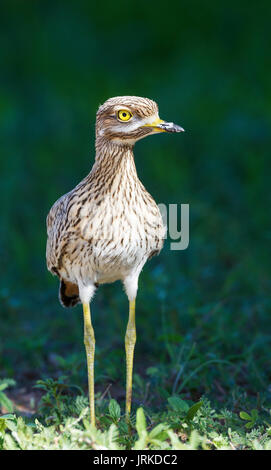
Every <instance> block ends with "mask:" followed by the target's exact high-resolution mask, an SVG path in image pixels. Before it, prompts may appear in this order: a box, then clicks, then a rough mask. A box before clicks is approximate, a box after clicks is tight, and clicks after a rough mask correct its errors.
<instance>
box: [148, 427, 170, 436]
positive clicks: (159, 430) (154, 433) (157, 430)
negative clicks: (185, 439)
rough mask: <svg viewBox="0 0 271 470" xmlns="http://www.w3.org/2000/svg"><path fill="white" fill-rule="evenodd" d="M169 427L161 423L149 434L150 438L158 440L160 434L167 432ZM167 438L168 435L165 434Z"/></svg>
mask: <svg viewBox="0 0 271 470" xmlns="http://www.w3.org/2000/svg"><path fill="white" fill-rule="evenodd" d="M167 429H168V425H167V424H164V423H160V424H158V425H157V426H155V428H153V429H152V430H151V432H150V433H149V438H150V439H154V438H155V437H156V438H157V437H158V436H159V434H162V433H163V432H164V431H167ZM166 437H167V434H166V433H165V438H166Z"/></svg>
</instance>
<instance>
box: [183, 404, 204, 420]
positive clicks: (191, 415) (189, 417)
mask: <svg viewBox="0 0 271 470" xmlns="http://www.w3.org/2000/svg"><path fill="white" fill-rule="evenodd" d="M202 405H203V402H202V401H198V402H197V403H195V404H194V405H192V406H191V407H190V408H189V410H188V412H187V413H186V419H187V421H192V419H193V418H194V417H195V416H196V414H197V412H198V410H199V409H200V408H201V406H202Z"/></svg>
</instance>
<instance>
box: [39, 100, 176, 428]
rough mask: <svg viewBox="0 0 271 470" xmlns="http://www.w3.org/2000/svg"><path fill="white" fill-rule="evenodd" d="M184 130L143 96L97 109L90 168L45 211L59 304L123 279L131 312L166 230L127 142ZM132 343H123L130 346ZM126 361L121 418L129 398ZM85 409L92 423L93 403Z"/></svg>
mask: <svg viewBox="0 0 271 470" xmlns="http://www.w3.org/2000/svg"><path fill="white" fill-rule="evenodd" d="M182 130H183V129H182V128H181V127H179V126H176V125H175V124H173V123H166V122H164V121H162V120H160V118H159V116H158V107H157V104H156V103H155V102H154V101H152V100H149V99H147V98H139V97H134V96H123V97H116V98H111V99H109V100H107V101H106V102H105V103H104V104H103V105H102V106H100V108H99V109H98V112H97V120H96V158H95V163H94V165H93V167H92V170H91V172H90V173H89V174H88V175H87V176H86V177H85V178H84V179H83V181H81V182H80V183H79V184H78V185H77V186H76V187H75V188H74V189H73V190H72V191H70V192H69V193H67V194H65V195H64V196H62V197H61V198H60V199H58V201H56V203H55V204H54V205H53V207H52V208H51V210H50V212H49V214H48V217H47V232H48V241H47V251H46V256H47V266H48V269H49V270H50V271H51V272H52V273H53V274H56V275H57V276H58V277H59V278H60V289H59V297H60V301H61V303H62V304H63V305H64V306H65V307H72V306H74V305H76V304H77V303H78V302H79V301H81V302H82V303H83V307H84V313H86V312H87V307H86V306H87V305H88V304H89V302H90V300H91V298H92V296H93V295H94V292H95V289H96V288H97V285H98V284H103V283H108V282H114V281H116V280H121V281H122V282H123V284H124V287H125V290H126V293H127V296H128V298H129V302H130V317H131V316H132V317H133V314H132V313H131V312H132V310H133V311H134V302H135V298H136V293H137V286H138V277H139V274H140V272H141V270H142V268H143V266H144V264H145V262H146V261H147V259H148V258H150V257H151V256H153V255H154V254H158V253H159V252H160V250H161V248H162V246H163V238H164V235H165V227H164V224H163V221H162V217H161V214H160V211H159V208H158V207H157V205H156V203H155V202H154V200H153V198H152V197H151V195H150V194H149V193H148V192H147V190H146V189H145V188H144V186H143V184H142V183H141V182H140V180H139V178H138V176H137V172H136V167H135V163H134V155H133V146H134V143H135V142H136V141H137V140H139V139H141V138H143V137H145V136H147V135H150V134H153V133H157V132H180V131H182ZM131 305H132V307H131ZM87 315H88V316H90V315H89V314H87ZM85 320H86V317H85ZM129 321H130V320H129ZM89 323H90V325H91V322H89V321H87V324H89ZM130 323H131V324H132V332H133V334H132V336H133V338H132V340H131V341H130V339H131V338H130V337H131V335H130V334H128V333H129V332H128V329H129V331H130V330H131V328H128V329H127V332H128V333H126V337H127V338H128V337H129V338H128V339H127V341H126V342H127V344H128V343H129V345H130V343H133V347H134V342H135V340H134V336H135V327H134V320H131V322H130ZM128 326H129V323H128ZM130 326H131V325H130ZM91 328H92V327H89V328H88V333H87V334H86V329H85V342H87V343H88V347H87V345H86V348H87V353H88V351H89V350H90V349H89V348H90V346H89V344H91V345H92V347H93V343H94V333H92V331H90V329H91ZM87 336H88V340H87V339H86V337H87ZM90 337H91V341H89V338H90ZM128 340H129V341H128ZM127 347H128V346H127ZM133 347H130V346H129V348H130V349H131V350H132V351H133ZM129 348H128V349H129ZM126 353H127V351H126ZM127 354H128V353H127ZM93 358H94V350H93ZM128 362H129V361H128ZM128 362H127V374H128V370H129V374H128V375H129V377H128V375H127V382H128V389H127V396H128V398H127V401H126V412H127V416H128V415H129V412H130V402H131V399H130V396H131V370H130V369H131V365H129V364H128ZM88 365H89V364H88ZM92 382H93V377H92V378H91V376H90V372H89V384H90V388H91V387H92V392H90V400H91V402H92V401H93V400H94V398H93V396H92V395H93V394H94V392H93V390H94V388H93V383H92ZM91 410H92V411H91V417H92V422H93V423H94V422H95V418H94V404H92V403H91Z"/></svg>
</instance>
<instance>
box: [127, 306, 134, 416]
mask: <svg viewBox="0 0 271 470" xmlns="http://www.w3.org/2000/svg"><path fill="white" fill-rule="evenodd" d="M135 342H136V327H135V300H132V301H131V302H130V303H129V320H128V325H127V330H126V335H125V351H126V422H127V423H129V421H130V412H131V401H132V385H133V359H134V348H135Z"/></svg>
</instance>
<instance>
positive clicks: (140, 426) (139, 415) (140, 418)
mask: <svg viewBox="0 0 271 470" xmlns="http://www.w3.org/2000/svg"><path fill="white" fill-rule="evenodd" d="M136 430H137V432H138V435H139V436H140V435H141V434H142V433H143V431H146V418H145V415H144V411H143V408H138V410H137V412H136Z"/></svg>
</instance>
